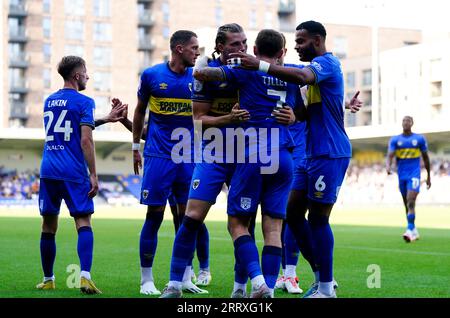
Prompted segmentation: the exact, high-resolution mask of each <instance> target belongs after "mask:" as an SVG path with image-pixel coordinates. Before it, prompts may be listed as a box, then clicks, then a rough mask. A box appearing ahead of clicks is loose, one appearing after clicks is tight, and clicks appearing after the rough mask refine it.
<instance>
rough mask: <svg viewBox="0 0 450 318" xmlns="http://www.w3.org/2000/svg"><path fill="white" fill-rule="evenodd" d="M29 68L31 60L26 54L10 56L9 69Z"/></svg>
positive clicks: (20, 53)
mask: <svg viewBox="0 0 450 318" xmlns="http://www.w3.org/2000/svg"><path fill="white" fill-rule="evenodd" d="M28 66H29V58H28V56H27V55H26V54H25V52H19V53H15V54H14V55H12V54H11V55H10V56H9V67H14V68H27V67H28Z"/></svg>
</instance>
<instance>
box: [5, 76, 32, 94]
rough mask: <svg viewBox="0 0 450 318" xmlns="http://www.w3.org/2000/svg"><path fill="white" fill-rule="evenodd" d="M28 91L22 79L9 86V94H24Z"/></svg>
mask: <svg viewBox="0 0 450 318" xmlns="http://www.w3.org/2000/svg"><path fill="white" fill-rule="evenodd" d="M28 91H29V89H28V87H27V83H26V81H25V79H24V78H18V79H15V80H14V81H12V82H10V84H9V92H10V93H11V94H26V93H28Z"/></svg>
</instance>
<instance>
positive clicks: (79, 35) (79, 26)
mask: <svg viewBox="0 0 450 318" xmlns="http://www.w3.org/2000/svg"><path fill="white" fill-rule="evenodd" d="M65 36H66V39H68V40H84V23H83V21H75V20H68V21H66V22H65Z"/></svg>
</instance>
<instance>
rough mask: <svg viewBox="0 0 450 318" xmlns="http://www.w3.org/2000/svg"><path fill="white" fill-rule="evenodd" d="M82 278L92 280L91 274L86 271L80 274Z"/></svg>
mask: <svg viewBox="0 0 450 318" xmlns="http://www.w3.org/2000/svg"><path fill="white" fill-rule="evenodd" d="M80 277H84V278H86V279H89V280H90V279H91V273H89V272H86V271H81V273H80Z"/></svg>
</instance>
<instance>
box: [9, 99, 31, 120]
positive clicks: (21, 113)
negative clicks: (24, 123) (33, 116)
mask: <svg viewBox="0 0 450 318" xmlns="http://www.w3.org/2000/svg"><path fill="white" fill-rule="evenodd" d="M9 119H22V120H26V119H28V113H27V105H26V104H25V103H24V102H19V101H10V110H9Z"/></svg>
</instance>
